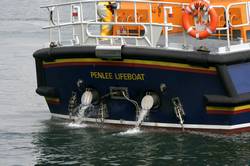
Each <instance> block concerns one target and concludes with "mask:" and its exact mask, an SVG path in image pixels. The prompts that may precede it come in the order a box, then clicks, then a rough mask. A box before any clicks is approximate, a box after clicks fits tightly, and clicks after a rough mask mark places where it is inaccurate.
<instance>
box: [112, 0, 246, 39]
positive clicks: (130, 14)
mask: <svg viewBox="0 0 250 166" xmlns="http://www.w3.org/2000/svg"><path fill="white" fill-rule="evenodd" d="M153 1H155V2H156V3H152V10H151V11H152V23H163V22H164V7H165V6H171V7H172V9H173V15H170V14H169V13H168V18H167V20H168V23H172V24H173V25H180V26H182V14H183V10H184V8H185V6H178V5H174V4H173V5H172V4H171V5H170V4H168V5H164V4H160V3H158V2H179V3H192V1H191V0H160V1H159V0H153ZM246 1H247V0H210V5H212V6H216V5H219V6H221V8H218V7H216V8H214V10H215V11H216V13H217V16H218V17H217V18H218V21H217V23H216V27H217V28H223V27H225V25H226V16H225V10H224V9H223V6H224V7H227V6H228V5H229V4H230V3H236V2H246ZM119 3H120V8H119V9H118V10H116V11H115V17H116V19H117V21H118V22H136V21H137V22H138V23H149V22H150V5H149V4H146V3H140V2H136V14H135V13H134V9H135V5H134V3H135V2H122V1H121V2H119ZM246 10H247V9H246V6H245V5H243V4H242V5H236V6H233V7H232V8H230V10H229V13H230V16H229V20H230V22H231V23H232V25H238V24H245V23H246V22H247V15H246V14H245V13H247V11H246ZM168 12H169V11H168ZM213 13H214V12H213ZM214 15H215V14H210V17H211V16H212V17H213V16H214ZM135 16H136V18H137V20H135ZM188 22H189V23H190V26H191V25H194V21H193V18H191V17H190V18H188ZM211 24H212V25H211ZM211 26H212V27H211ZM214 26H215V21H212V23H210V26H209V28H210V29H212V31H213V29H214ZM184 28H185V27H184ZM162 32H164V28H163V30H162ZM178 32H183V28H178V27H173V30H171V31H169V33H178ZM249 32H250V26H241V27H230V37H231V39H237V38H242V39H243V41H247V34H248V33H249ZM143 33H144V28H143V27H142V26H139V25H125V24H124V25H115V26H113V35H127V36H130V35H133V36H142V35H143ZM205 33H207V32H205ZM193 36H194V35H193ZM199 36H204V37H206V36H207V34H205V35H202V34H200V35H199ZM212 36H214V37H218V38H223V37H225V36H226V31H225V30H217V31H216V32H215V33H213V34H212ZM195 37H196V35H195ZM204 37H202V38H204Z"/></svg>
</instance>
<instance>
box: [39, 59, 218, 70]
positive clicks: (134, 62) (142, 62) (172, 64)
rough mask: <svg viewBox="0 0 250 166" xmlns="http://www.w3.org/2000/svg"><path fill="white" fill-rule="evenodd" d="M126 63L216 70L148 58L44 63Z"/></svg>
mask: <svg viewBox="0 0 250 166" xmlns="http://www.w3.org/2000/svg"><path fill="white" fill-rule="evenodd" d="M81 62H82V63H113V64H116V63H124V64H138V65H155V66H162V67H175V68H185V69H192V70H203V71H210V72H215V71H216V68H215V67H209V68H203V67H194V66H191V65H189V64H181V63H173V62H159V61H148V60H130V59H124V60H123V61H119V62H117V61H108V60H101V59H96V58H74V59H56V60H55V61H53V62H43V64H44V65H54V64H60V63H81Z"/></svg>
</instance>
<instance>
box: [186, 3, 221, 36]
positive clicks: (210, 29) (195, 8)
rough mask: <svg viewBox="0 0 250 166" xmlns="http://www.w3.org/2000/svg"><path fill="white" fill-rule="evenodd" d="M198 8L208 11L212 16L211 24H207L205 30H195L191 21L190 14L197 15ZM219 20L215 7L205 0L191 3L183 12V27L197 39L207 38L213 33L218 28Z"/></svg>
mask: <svg viewBox="0 0 250 166" xmlns="http://www.w3.org/2000/svg"><path fill="white" fill-rule="evenodd" d="M198 10H202V11H203V12H204V13H206V12H207V13H208V14H209V16H210V22H209V25H208V26H206V29H205V30H203V31H198V30H195V29H194V28H193V27H192V25H191V24H190V22H189V16H190V15H192V16H196V14H197V12H199V11H198ZM217 20H218V17H217V13H216V11H215V9H214V8H213V7H212V6H210V5H209V4H208V3H207V2H206V1H204V0H198V1H194V2H192V3H190V5H189V6H187V7H186V8H185V10H184V12H183V14H182V24H183V28H184V29H185V30H186V31H187V33H188V34H189V35H190V36H192V37H194V38H197V39H205V38H207V37H208V36H209V35H210V34H212V33H213V32H214V31H215V30H216V26H217Z"/></svg>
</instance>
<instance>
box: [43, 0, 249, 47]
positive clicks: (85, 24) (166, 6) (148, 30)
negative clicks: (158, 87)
mask: <svg viewBox="0 0 250 166" xmlns="http://www.w3.org/2000/svg"><path fill="white" fill-rule="evenodd" d="M107 1H108V0H80V1H76V2H67V3H60V4H51V5H46V6H41V8H47V9H49V11H50V12H53V11H55V13H56V15H55V17H56V24H51V20H50V24H49V25H48V26H46V27H44V29H49V30H50V42H52V29H55V30H57V31H58V42H59V43H61V40H62V36H61V35H62V32H61V29H62V27H67V26H72V27H73V38H74V36H75V27H76V26H79V27H80V30H81V43H82V44H83V43H84V42H83V41H85V39H87V38H94V39H95V41H96V42H95V43H96V44H97V45H98V44H99V40H98V39H99V38H104V37H103V36H101V35H96V34H93V33H91V32H90V30H89V28H90V26H91V25H98V26H102V25H117V26H138V27H143V29H144V30H145V33H144V34H143V35H142V36H141V35H137V36H123V35H115V36H105V38H109V39H111V44H112V42H113V39H115V38H119V39H120V40H121V43H122V44H123V42H124V39H129V38H130V39H135V43H136V45H138V43H140V42H139V40H145V41H146V43H147V44H148V45H149V46H150V47H155V44H154V42H155V41H154V33H153V30H154V29H155V27H161V28H162V29H164V30H165V34H164V37H165V44H164V47H165V48H168V47H169V34H168V31H169V30H172V29H173V28H182V25H181V24H173V23H170V22H168V21H169V20H168V14H167V12H172V10H173V8H172V7H171V6H175V7H177V8H180V9H184V8H185V7H186V6H187V5H189V3H180V2H165V1H163V2H162V1H152V0H150V1H147V0H114V2H117V3H120V2H122V3H124V2H127V3H131V5H132V4H133V7H132V8H131V9H132V10H133V14H132V15H130V17H131V18H132V20H128V19H129V18H127V20H122V21H119V20H118V19H119V16H118V15H115V19H114V21H112V22H100V21H98V13H97V3H98V2H107ZM88 3H93V4H94V10H95V16H94V17H95V18H94V20H93V21H90V20H84V16H83V14H84V10H83V9H84V5H85V4H88ZM141 3H144V4H146V5H148V6H149V9H148V12H149V15H148V16H149V17H148V18H149V20H147V21H145V22H142V21H140V20H138V19H140V18H141V15H140V14H138V13H137V12H138V5H139V4H141ZM155 4H159V5H161V6H162V8H163V12H164V13H163V14H164V17H163V22H160V23H159V22H153V11H152V7H153V5H155ZM74 5H76V6H79V7H80V11H79V12H80V16H79V21H78V22H74V21H73V20H71V22H61V21H62V20H61V19H60V12H59V8H60V7H64V6H65V7H71V10H72V7H73V6H74ZM237 5H244V6H245V11H246V22H244V23H242V24H237V25H233V24H232V20H231V19H230V18H231V16H232V15H231V14H230V9H232V8H234V7H235V6H237ZM212 7H214V8H222V9H223V10H224V13H225V24H226V25H225V27H218V28H216V30H218V31H220V30H226V32H227V33H226V36H227V51H230V48H231V40H232V39H231V37H232V35H231V36H230V30H232V28H239V27H244V26H250V18H249V12H250V11H249V9H250V2H239V3H231V4H229V5H228V6H226V7H225V6H222V5H212ZM54 9H55V10H54ZM178 10H179V9H178ZM71 12H72V11H71ZM115 13H116V12H115ZM220 18H221V17H220ZM71 19H72V17H71ZM171 28H172V29H171ZM219 33H220V32H219ZM84 34H86V36H85V35H84ZM183 40H184V43H183V46H184V47H183V48H185V46H186V43H188V42H187V41H186V37H185V35H183ZM141 43H142V42H141Z"/></svg>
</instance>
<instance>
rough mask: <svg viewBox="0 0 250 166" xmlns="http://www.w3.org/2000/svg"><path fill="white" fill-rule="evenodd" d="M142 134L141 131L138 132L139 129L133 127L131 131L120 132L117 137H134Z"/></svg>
mask: <svg viewBox="0 0 250 166" xmlns="http://www.w3.org/2000/svg"><path fill="white" fill-rule="evenodd" d="M139 133H142V130H140V128H139V127H134V128H132V129H128V130H127V131H124V132H120V133H118V135H136V134H139Z"/></svg>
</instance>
